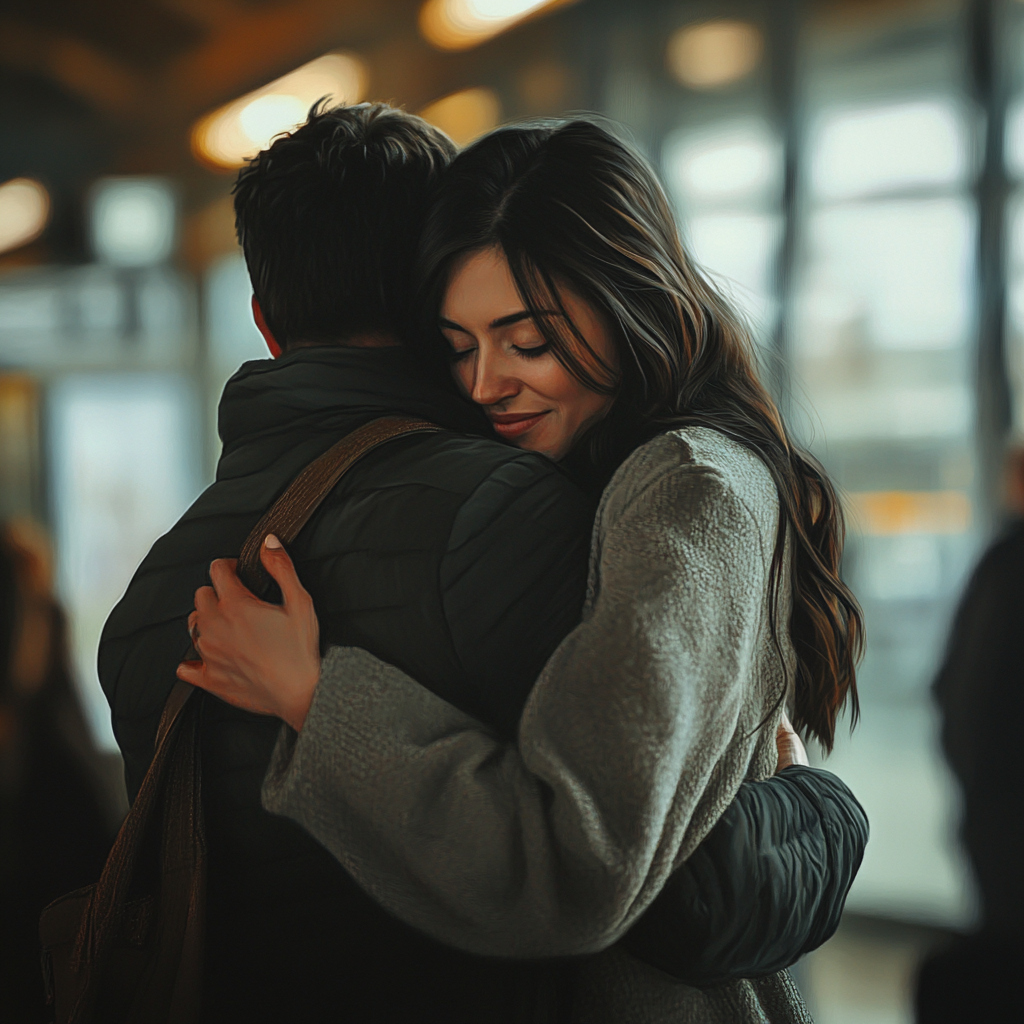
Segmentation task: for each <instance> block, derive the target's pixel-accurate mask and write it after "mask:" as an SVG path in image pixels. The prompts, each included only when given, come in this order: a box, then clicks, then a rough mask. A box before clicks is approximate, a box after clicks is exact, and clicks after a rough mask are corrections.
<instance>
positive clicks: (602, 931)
mask: <svg viewBox="0 0 1024 1024" xmlns="http://www.w3.org/2000/svg"><path fill="white" fill-rule="evenodd" d="M663 455H664V452H663ZM613 491H614V493H612V492H613ZM609 494H610V495H611V497H609V498H606V500H605V503H604V507H603V512H602V514H601V516H600V517H599V520H600V522H599V526H598V543H597V545H596V548H595V558H596V569H597V571H596V573H595V576H594V579H595V581H596V587H595V591H594V593H593V595H592V597H591V600H590V603H589V604H588V609H587V613H586V616H585V619H584V621H583V623H581V625H580V626H578V627H577V628H576V629H575V630H574V631H573V632H572V633H571V634H570V635H569V636H568V637H567V638H566V639H565V640H564V641H563V643H562V644H561V645H560V646H559V648H558V649H557V650H556V652H555V653H554V654H553V655H552V657H551V658H550V659H549V661H548V663H547V664H546V666H545V668H544V670H543V672H542V673H541V676H540V678H539V679H538V681H537V684H536V685H535V687H534V689H533V692H532V694H531V696H530V699H529V701H528V703H527V705H526V708H525V711H524V714H523V718H522V723H521V726H520V735H519V744H518V747H517V746H516V745H514V744H512V743H509V742H502V741H501V740H499V739H498V738H497V737H496V736H495V735H494V734H493V733H491V732H489V731H488V730H486V729H485V728H483V727H482V726H481V725H480V723H479V722H477V721H476V720H474V719H472V718H470V717H469V716H467V715H465V714H463V713H461V712H459V711H458V710H456V709H455V708H453V707H451V706H450V705H448V704H446V703H445V702H443V701H441V700H439V699H438V698H436V697H435V696H434V695H433V694H431V693H429V692H427V691H426V690H424V689H423V688H422V687H420V686H419V685H418V684H417V683H415V682H414V681H413V680H411V679H409V678H408V677H407V676H405V675H404V674H403V673H401V672H399V671H398V670H397V669H394V668H393V667H391V666H388V665H386V664H384V663H382V662H380V661H378V660H377V659H375V658H372V657H371V656H369V655H367V654H366V653H365V652H363V651H360V650H357V649H352V648H338V649H334V650H332V651H331V652H330V653H329V654H328V657H327V658H326V660H325V664H324V669H323V672H322V676H321V682H320V685H319V686H318V689H317V692H316V694H315V697H314V701H313V704H312V707H311V708H310V713H309V716H308V718H307V720H306V724H305V727H304V728H303V731H302V733H301V734H300V735H298V736H296V735H295V734H294V733H291V732H289V731H285V732H284V733H283V734H282V738H281V742H280V743H279V746H278V749H277V751H276V753H275V757H274V760H273V761H272V764H271V768H270V770H269V772H268V776H267V779H266V781H265V784H264V795H263V799H264V805H265V806H266V807H267V808H268V810H271V811H275V812H277V813H281V814H285V815H287V816H288V817H291V818H293V819H294V820H296V821H297V822H298V823H299V824H301V825H302V826H303V827H304V828H306V829H307V830H308V831H309V832H311V833H312V834H313V835H314V836H315V837H316V838H317V839H318V840H319V841H320V842H321V843H323V844H324V845H325V846H326V847H327V848H328V849H329V850H331V852H332V853H333V854H334V855H335V856H336V857H338V859H339V860H340V861H341V862H342V863H343V864H344V866H345V867H346V868H347V869H348V870H349V871H350V872H351V873H352V874H353V875H354V876H355V877H356V879H357V880H358V881H359V882H360V883H361V884H362V885H363V886H364V888H366V889H367V890H368V891H369V892H370V893H371V894H372V895H373V896H374V897H375V899H377V900H378V902H380V903H382V904H383V905H384V906H385V907H387V908H388V909H390V910H392V911H393V912H394V913H395V914H396V915H398V916H399V917H401V918H402V919H404V920H406V921H408V922H409V923H411V924H413V925H415V926H416V927H419V928H421V929H422V930H423V931H425V932H427V933H428V934H430V935H432V936H434V937H436V938H438V939H440V940H441V941H444V942H446V943H448V944H451V945H454V946H457V947H461V948H464V949H468V950H471V951H473V952H476V953H486V954H493V955H500V956H529V957H535V956H557V955H571V954H580V953H587V952H591V951H595V950H599V949H602V948H604V947H606V946H608V945H610V944H611V943H613V942H614V941H616V940H617V939H618V938H619V937H621V936H622V935H623V934H624V933H625V931H626V930H627V929H628V928H629V927H630V926H631V925H632V924H633V923H634V922H635V921H636V920H637V919H638V918H639V916H640V915H641V914H642V913H643V911H644V909H645V908H646V907H647V906H648V905H649V904H650V902H651V901H652V899H653V898H654V896H655V895H656V894H657V892H658V891H659V890H660V889H661V887H662V886H663V885H664V883H665V881H666V879H667V878H668V877H669V875H670V874H671V872H672V870H673V868H674V866H676V864H677V863H679V862H680V861H681V860H682V859H683V858H684V857H685V856H686V855H688V854H689V853H690V852H692V849H693V848H694V847H695V846H696V845H697V844H698V843H699V841H700V839H701V838H703V836H702V835H701V834H696V832H697V830H688V825H689V823H690V821H691V817H692V816H693V814H694V812H695V811H696V810H697V808H698V806H699V805H700V804H701V803H702V801H705V800H708V799H713V800H714V802H715V804H716V806H717V807H718V808H719V813H720V809H721V808H722V807H724V806H725V804H727V803H728V802H729V800H730V799H731V798H732V796H733V795H734V793H735V788H736V787H738V785H739V781H740V778H741V777H742V776H739V777H736V782H735V786H734V787H733V788H732V790H731V791H725V788H726V787H723V786H721V785H711V783H712V781H713V778H714V777H715V776H716V774H717V773H718V771H719V769H720V768H721V763H722V761H723V759H724V757H725V754H726V751H727V748H729V747H730V744H731V743H732V741H733V740H734V738H735V736H736V734H737V733H738V732H739V731H740V730H741V729H747V728H749V725H750V723H749V722H748V721H743V720H742V716H741V709H742V708H743V707H744V704H745V703H746V702H747V701H748V700H749V698H750V696H751V692H752V690H753V689H754V688H755V686H756V682H755V680H754V679H753V676H754V660H755V649H756V648H757V645H758V642H759V637H760V635H761V631H762V627H763V621H762V620H763V617H764V615H765V608H766V598H765V595H766V591H767V566H768V561H767V557H766V555H765V552H764V550H763V543H762V531H761V529H760V528H759V526H758V524H757V523H756V522H755V520H754V518H753V516H752V515H751V513H750V512H749V511H748V509H747V508H746V506H745V505H744V503H743V502H742V501H741V500H740V498H739V496H738V495H737V494H736V493H735V491H734V489H733V488H732V487H731V486H730V485H729V484H728V483H727V482H726V481H725V480H724V479H723V478H722V477H721V476H720V475H719V474H717V473H715V472H713V471H709V470H708V469H707V468H701V467H698V466H693V465H690V464H688V463H687V462H686V461H685V460H684V459H674V460H673V459H672V458H665V457H662V458H661V460H660V461H658V460H655V463H654V464H653V465H652V466H650V467H648V469H647V471H646V472H644V473H639V474H634V475H633V478H632V482H631V486H629V487H628V488H626V487H619V488H618V489H615V485H614V483H613V485H612V487H611V488H610V491H609ZM732 774H733V775H735V772H733V773H732ZM705 817H707V815H705Z"/></svg>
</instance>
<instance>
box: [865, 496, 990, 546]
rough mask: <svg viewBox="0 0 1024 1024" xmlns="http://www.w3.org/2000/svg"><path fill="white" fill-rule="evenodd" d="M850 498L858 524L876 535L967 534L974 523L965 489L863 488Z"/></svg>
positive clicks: (866, 531)
mask: <svg viewBox="0 0 1024 1024" xmlns="http://www.w3.org/2000/svg"><path fill="white" fill-rule="evenodd" d="M847 500H848V503H849V506H850V508H851V511H852V512H853V518H854V521H855V522H856V524H857V526H858V527H859V528H860V529H861V531H862V532H864V533H867V534H872V535H875V536H882V537H885V536H894V535H896V534H904V533H945V534H950V533H964V532H965V531H966V530H968V529H969V528H970V525H971V502H970V499H969V498H968V497H967V495H966V494H964V493H962V492H961V491H862V492H860V493H855V494H848V495H847Z"/></svg>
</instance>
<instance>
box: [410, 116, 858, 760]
mask: <svg viewBox="0 0 1024 1024" xmlns="http://www.w3.org/2000/svg"><path fill="white" fill-rule="evenodd" d="M492 246H499V247H500V248H501V250H502V251H503V252H504V254H505V256H506V258H507V259H508V262H509V266H510V268H511V271H512V275H513V277H514V279H515V282H516V285H517V287H518V289H519V292H520V294H521V295H522V298H523V301H524V303H525V304H526V308H527V309H528V310H529V311H530V312H531V313H533V314H534V318H535V320H536V323H537V327H538V329H539V330H540V331H541V332H542V334H543V335H544V338H545V340H546V341H547V343H548V344H549V345H550V346H551V349H552V351H553V353H554V355H555V356H556V357H557V358H558V359H559V360H560V361H561V363H562V364H563V366H565V368H566V369H567V370H568V372H570V373H572V374H573V375H574V376H575V377H576V378H577V379H578V380H580V381H581V382H582V383H583V384H585V385H586V386H587V387H589V388H591V389H593V390H595V391H598V392H600V393H603V394H614V395H615V396H616V399H615V402H614V404H613V406H612V409H611V411H610V412H609V414H608V416H607V417H606V418H605V419H604V420H603V421H602V422H601V423H600V424H598V425H597V426H596V427H595V428H594V429H593V430H592V431H591V433H590V434H589V436H588V437H587V438H586V439H585V444H581V447H585V450H586V454H587V456H588V457H589V459H590V460H591V462H592V464H594V465H596V466H599V467H604V470H605V472H604V474H603V478H604V479H607V478H608V477H609V476H610V472H611V471H613V470H614V468H615V466H617V465H618V464H619V463H620V462H621V461H622V460H623V459H624V458H625V456H626V455H627V454H628V453H629V452H630V451H631V450H633V449H634V448H635V447H636V446H637V445H639V444H641V443H642V442H643V441H645V440H647V439H648V438H650V437H652V436H654V435H655V434H657V433H658V432H660V431H664V430H668V429H672V428H674V427H680V426H684V425H702V426H707V427H711V428H713V429H715V430H718V431H720V432H721V433H723V434H725V435H726V436H728V437H730V438H733V439H734V440H735V441H737V442H739V443H740V444H742V445H744V446H745V447H747V448H748V449H750V450H751V451H753V452H754V453H756V454H757V455H758V456H759V457H760V458H761V459H762V461H763V462H764V463H765V465H766V466H767V468H768V470H769V472H770V473H771V475H772V477H773V479H774V481H775V485H776V488H777V489H778V494H779V503H780V511H781V514H780V516H779V529H778V535H777V538H776V544H775V550H774V553H773V556H772V563H771V570H770V575H769V590H770V594H769V597H770V607H771V608H772V620H771V627H772V634H773V637H774V638H775V640H776V644H778V632H777V629H776V624H775V611H774V609H775V606H776V604H777V601H776V600H775V597H776V594H777V591H778V587H779V581H780V578H781V573H782V568H783V562H784V559H785V557H786V552H787V550H788V551H789V553H790V558H791V568H792V593H793V608H792V616H791V620H790V627H789V632H790V637H791V639H792V643H793V646H794V648H795V651H796V659H797V665H796V678H795V680H794V684H795V685H794V692H795V714H794V724H795V726H796V727H797V728H798V729H800V730H801V731H803V732H804V733H810V734H812V735H814V736H815V737H817V739H818V740H819V742H820V743H821V745H822V746H823V747H824V748H825V749H826V750H831V748H832V745H833V742H834V739H835V727H836V718H837V716H838V714H839V712H840V710H841V709H842V707H843V705H844V703H845V702H846V701H847V700H849V702H850V704H851V720H852V722H855V721H856V719H857V715H858V704H857V690H856V675H855V667H856V663H857V660H858V658H859V656H860V653H861V649H862V646H863V626H862V616H861V611H860V608H859V606H858V604H857V601H856V599H855V598H854V596H853V594H852V593H851V592H850V590H849V589H848V588H847V586H846V585H845V584H844V583H843V581H842V579H841V578H840V575H839V565H840V559H841V556H842V550H843V539H844V525H843V514H842V509H841V507H840V504H839V501H838V499H837V497H836V493H835V490H834V489H833V487H832V484H831V482H830V481H829V479H828V476H827V475H826V473H825V471H824V469H822V467H821V466H820V465H819V464H818V462H817V461H816V460H815V459H814V458H812V457H811V456H810V455H809V454H808V453H806V452H804V451H801V450H800V449H799V448H798V447H797V446H796V445H794V444H793V442H792V441H791V440H790V438H789V436H788V434H787V432H786V428H785V425H784V424H783V421H782V418H781V416H780V415H779V411H778V409H777V408H776V406H775V403H774V402H773V401H772V399H771V397H770V396H769V394H768V392H767V390H766V389H765V388H764V386H763V385H762V384H761V382H760V380H759V379H758V374H757V371H756V368H755V367H756V359H755V357H754V355H753V349H752V346H751V341H750V337H749V333H748V332H747V330H746V329H745V328H744V326H743V324H742V322H741V321H740V319H739V318H738V317H737V316H736V314H735V313H734V312H733V311H732V310H731V309H730V308H729V305H728V303H727V302H726V301H725V300H724V299H723V298H722V296H721V295H719V294H718V292H716V290H715V289H714V288H713V287H712V285H711V284H710V283H709V282H708V280H707V278H706V277H705V276H704V275H703V274H702V273H701V271H700V270H699V268H698V267H697V266H696V265H695V263H694V262H693V260H692V259H690V257H689V256H688V255H687V253H686V252H685V250H684V248H683V245H682V242H681V241H680V238H679V232H678V230H677V227H676V224H675V220H674V218H673V216H672V213H671V210H670V208H669V204H668V201H667V200H666V198H665V194H664V192H663V190H662V188H661V186H660V185H659V183H658V180H657V177H656V175H655V173H654V171H653V170H652V169H651V167H650V166H649V165H648V164H647V162H646V161H645V160H644V159H643V158H642V157H641V156H639V155H638V154H637V153H635V152H633V151H632V150H631V149H630V148H629V147H628V146H626V145H625V144H623V143H622V142H620V141H619V140H618V139H616V138H615V137H614V136H613V135H612V134H610V133H609V132H608V131H606V130H605V129H604V128H602V127H601V126H599V125H597V124H594V123H592V122H590V121H585V120H573V121H563V122H556V123H543V124H539V125H527V126H513V127H508V128H501V129H498V130H497V131H495V132H493V133H491V134H490V135H488V136H487V137H485V138H484V139H482V140H480V141H479V142H477V143H476V144H475V145H473V146H471V147H470V148H469V149H467V150H466V151H464V152H463V153H462V154H461V155H460V156H459V157H457V158H456V160H455V162H454V163H453V164H452V166H451V168H450V169H449V171H448V172H447V174H446V175H445V176H444V177H443V179H442V181H441V184H440V186H439V191H438V194H437V196H436V199H435V203H434V207H433V211H432V213H431V214H430V215H429V217H428V219H427V224H426V228H425V231H424V235H423V240H422V243H421V261H420V267H421V271H420V272H421V277H422V280H421V288H422V292H421V300H422V306H421V308H423V309H424V310H425V311H426V314H427V316H428V317H430V318H431V320H430V322H428V323H425V324H424V327H425V330H424V332H423V333H422V334H421V335H420V337H421V339H425V343H426V344H427V345H430V346H436V348H435V349H434V354H440V352H442V351H443V352H447V351H448V346H447V345H446V344H445V342H444V340H443V339H442V338H441V337H440V334H439V332H438V330H437V314H438V310H439V308H440V303H441V300H442V297H443V293H444V290H445V289H446V287H447V283H448V279H449V277H450V275H451V271H452V268H453V266H454V265H455V263H456V261H457V260H459V259H460V258H462V257H463V256H465V255H466V254H468V253H471V252H474V251H479V250H481V249H486V248H490V247H492ZM556 284H557V285H561V286H565V287H568V288H569V289H571V290H572V291H573V292H574V293H576V294H577V295H579V296H580V297H581V298H583V299H585V300H586V301H587V302H589V303H590V304H591V305H592V306H593V307H594V308H596V309H597V310H599V311H600V312H601V313H602V314H603V315H604V317H605V318H606V320H607V322H608V323H609V324H610V325H611V326H612V328H613V334H614V336H615V338H616V342H617V345H618V350H619V360H618V361H619V365H620V369H619V371H618V372H617V373H615V372H613V371H612V369H611V368H610V367H609V366H607V365H606V364H603V363H602V362H601V361H600V359H599V358H598V357H597V355H596V353H594V352H593V350H590V349H589V346H588V345H587V342H586V339H585V338H583V336H582V335H581V334H580V332H579V330H578V328H577V327H576V326H575V325H574V324H573V323H572V320H571V318H570V317H568V315H567V314H566V311H565V309H564V307H562V305H561V301H560V299H559V289H558V287H556ZM551 303H555V304H556V308H557V309H558V312H560V313H561V314H563V316H562V317H550V316H545V315H543V313H542V311H543V310H544V309H550V308H551ZM583 349H587V350H589V352H590V355H589V358H587V359H586V360H585V361H584V360H581V359H580V355H581V350H583ZM586 364H589V367H588V365H586ZM787 526H788V530H787ZM787 533H788V535H789V537H790V544H789V547H788V549H787V545H786V537H787ZM783 696H784V695H782V694H780V696H779V700H780V701H781V700H782V699H783Z"/></svg>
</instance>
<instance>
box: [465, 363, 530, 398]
mask: <svg viewBox="0 0 1024 1024" xmlns="http://www.w3.org/2000/svg"><path fill="white" fill-rule="evenodd" d="M505 364H506V360H505V359H503V358H502V355H501V354H500V353H491V352H483V351H481V352H480V353H479V354H478V356H477V360H476V372H475V373H474V375H473V388H472V391H471V393H470V397H471V398H472V399H473V401H474V402H476V403H477V404H478V405H497V403H498V402H503V401H505V400H506V399H509V398H514V397H515V396H516V395H517V394H518V393H519V389H520V387H521V384H520V382H519V381H518V380H517V379H516V378H515V376H514V375H512V374H511V373H509V372H508V369H509V368H508V367H507V366H506V365H505Z"/></svg>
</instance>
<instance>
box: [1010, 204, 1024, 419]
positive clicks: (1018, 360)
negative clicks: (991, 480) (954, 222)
mask: <svg viewBox="0 0 1024 1024" xmlns="http://www.w3.org/2000/svg"><path fill="white" fill-rule="evenodd" d="M1008 220H1009V224H1008V232H1007V234H1008V244H1007V250H1008V252H1007V282H1006V293H1007V295H1006V297H1007V337H1006V366H1007V372H1008V373H1009V377H1010V390H1011V394H1012V396H1013V421H1014V427H1015V428H1016V430H1017V432H1018V433H1022V432H1024V196H1021V195H1020V194H1019V193H1018V195H1016V196H1015V197H1014V199H1013V201H1012V202H1011V203H1010V208H1009V211H1008Z"/></svg>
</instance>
